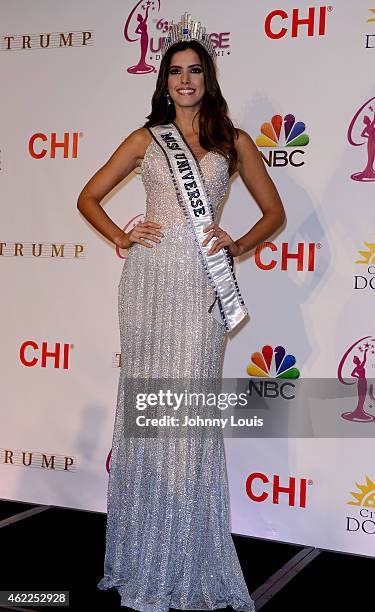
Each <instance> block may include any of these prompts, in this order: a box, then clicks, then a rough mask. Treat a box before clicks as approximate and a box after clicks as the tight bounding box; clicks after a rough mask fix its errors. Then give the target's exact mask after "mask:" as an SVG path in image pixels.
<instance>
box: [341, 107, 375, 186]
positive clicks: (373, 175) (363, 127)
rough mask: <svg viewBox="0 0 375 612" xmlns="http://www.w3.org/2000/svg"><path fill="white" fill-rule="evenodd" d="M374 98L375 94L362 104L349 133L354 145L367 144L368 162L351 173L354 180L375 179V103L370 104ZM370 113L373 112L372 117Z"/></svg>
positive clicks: (350, 140)
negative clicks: (360, 168) (357, 170)
mask: <svg viewBox="0 0 375 612" xmlns="http://www.w3.org/2000/svg"><path fill="white" fill-rule="evenodd" d="M374 100H375V96H373V97H372V98H370V99H369V100H367V102H365V103H364V104H362V106H361V107H360V108H359V109H358V110H357V111H356V112H355V113H354V117H353V119H352V120H351V122H350V125H349V128H348V134H347V138H348V141H349V143H350V144H351V145H352V146H354V147H361V146H363V145H367V147H366V148H367V163H366V166H365V168H364V169H363V170H361V171H359V172H355V173H354V174H351V175H350V178H352V179H353V181H361V182H363V183H370V182H372V181H374V180H375V169H374V167H373V166H374V159H375V104H374V103H373V104H370V102H373V101H374ZM367 105H369V106H367ZM366 107H367V108H366ZM370 113H372V117H371V116H370Z"/></svg>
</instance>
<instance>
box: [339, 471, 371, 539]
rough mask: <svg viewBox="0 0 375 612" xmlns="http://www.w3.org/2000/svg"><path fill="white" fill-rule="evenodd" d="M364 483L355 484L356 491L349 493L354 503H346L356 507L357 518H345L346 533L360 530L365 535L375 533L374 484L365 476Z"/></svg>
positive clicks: (351, 501)
mask: <svg viewBox="0 0 375 612" xmlns="http://www.w3.org/2000/svg"><path fill="white" fill-rule="evenodd" d="M365 478H366V483H365V484H360V483H358V482H356V483H355V484H356V486H357V487H358V491H351V492H350V494H351V495H352V496H353V497H354V499H355V501H353V500H350V501H348V502H346V503H347V504H348V505H349V506H357V508H358V513H357V516H347V517H346V531H359V529H361V530H362V531H363V532H364V533H366V534H371V535H373V534H374V533H375V482H374V481H373V480H371V478H369V477H368V476H367V475H366V477H365Z"/></svg>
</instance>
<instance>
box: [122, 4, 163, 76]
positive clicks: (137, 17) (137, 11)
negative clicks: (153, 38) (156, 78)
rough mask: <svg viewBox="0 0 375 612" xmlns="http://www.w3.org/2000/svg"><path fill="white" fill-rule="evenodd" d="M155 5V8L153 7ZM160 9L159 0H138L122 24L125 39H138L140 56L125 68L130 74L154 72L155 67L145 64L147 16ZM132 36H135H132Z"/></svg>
mask: <svg viewBox="0 0 375 612" xmlns="http://www.w3.org/2000/svg"><path fill="white" fill-rule="evenodd" d="M155 5H156V6H157V8H156V9H155ZM150 10H151V11H155V10H156V11H157V12H159V11H160V0H146V1H145V2H143V0H139V2H137V3H136V4H135V6H134V7H133V8H132V10H131V11H130V13H129V16H128V18H127V20H126V22H125V26H124V36H125V40H127V41H128V42H131V43H133V42H137V41H138V40H139V41H140V47H141V49H140V51H141V54H140V58H139V61H138V64H136V65H135V66H130V67H129V68H128V69H127V70H128V72H130V74H147V73H149V72H156V68H155V67H154V66H151V65H150V64H147V62H146V55H147V52H148V41H149V35H148V17H149V12H150ZM133 36H136V37H135V38H133Z"/></svg>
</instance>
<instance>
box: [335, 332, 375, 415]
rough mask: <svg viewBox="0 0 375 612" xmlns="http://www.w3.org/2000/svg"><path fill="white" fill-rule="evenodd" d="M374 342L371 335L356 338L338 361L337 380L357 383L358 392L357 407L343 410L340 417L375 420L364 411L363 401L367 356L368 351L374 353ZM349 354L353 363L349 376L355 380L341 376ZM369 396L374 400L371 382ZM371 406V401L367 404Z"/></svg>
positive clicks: (345, 382)
mask: <svg viewBox="0 0 375 612" xmlns="http://www.w3.org/2000/svg"><path fill="white" fill-rule="evenodd" d="M369 339H370V340H369ZM364 340H366V341H367V342H364ZM374 342H375V338H373V337H372V336H365V337H364V338H361V339H360V340H357V341H356V342H354V344H352V346H350V347H349V348H348V350H347V351H346V352H345V353H344V355H343V356H342V358H341V361H340V363H339V367H338V372H337V376H338V379H339V381H340V382H341V383H343V384H344V385H355V384H357V392H358V402H357V407H356V408H355V410H353V411H352V412H343V413H342V414H341V416H342V418H343V419H346V420H347V421H357V422H362V423H363V422H365V423H366V422H370V421H375V416H374V415H372V414H369V413H368V412H366V411H365V402H366V397H367V387H368V383H367V378H366V367H367V366H368V361H367V357H368V352H369V351H370V354H371V355H372V356H374V355H375V344H374ZM357 352H358V353H359V356H358V354H356V353H357ZM349 356H352V362H353V363H354V368H353V365H351V366H350V367H349V371H350V370H351V372H350V376H353V377H354V378H356V379H357V381H355V380H353V381H351V382H347V381H346V380H344V379H343V376H342V374H343V368H344V366H345V365H346V363H347V362H348V361H349ZM366 364H367V365H366ZM372 365H374V357H372ZM352 368H353V369H352ZM369 397H370V401H375V397H374V386H373V384H371V385H370V386H369ZM372 407H373V404H372V403H371V404H369V408H372Z"/></svg>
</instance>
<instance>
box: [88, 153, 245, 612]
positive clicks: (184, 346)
mask: <svg viewBox="0 0 375 612" xmlns="http://www.w3.org/2000/svg"><path fill="white" fill-rule="evenodd" d="M200 169H201V173H202V176H203V179H204V181H205V185H206V188H207V190H208V192H209V194H210V197H211V202H212V206H213V210H214V212H215V217H216V215H217V213H218V211H219V207H220V204H221V203H222V200H223V197H224V196H225V194H226V191H227V188H228V170H227V162H226V160H225V159H224V157H222V156H221V155H219V154H217V153H213V152H209V153H207V154H206V155H205V156H204V157H203V159H202V160H201V162H200ZM141 174H142V180H143V183H144V186H145V189H146V194H147V203H146V218H147V219H148V220H150V221H157V222H159V223H161V224H162V225H163V227H162V228H161V231H162V233H163V234H164V236H163V237H162V238H161V242H160V243H154V242H152V243H151V244H153V245H154V246H153V248H152V249H148V248H147V247H145V246H143V245H140V244H134V245H133V246H132V247H131V248H130V250H129V254H128V257H127V259H126V260H125V263H124V267H123V272H122V275H121V279H120V283H119V323H120V338H121V356H122V364H121V371H120V380H119V387H118V397H117V409H116V415H115V424H114V432H113V443H112V457H111V465H110V475H109V481H108V503H107V507H108V514H107V533H106V554H105V562H104V577H103V578H102V579H101V581H100V582H99V584H98V587H99V588H100V589H108V588H111V587H116V588H117V590H118V592H119V594H120V595H121V605H123V606H128V607H130V608H133V609H135V610H140V611H142V612H143V611H145V612H167V611H168V610H169V608H178V609H185V610H212V609H215V608H226V607H227V606H232V608H234V609H236V610H238V611H244V612H252V611H253V610H254V602H253V601H252V599H251V597H250V595H249V592H248V589H247V586H246V583H245V580H244V578H243V574H242V570H241V566H240V564H239V560H238V557H237V553H236V550H235V547H234V544H233V540H232V536H231V533H230V523H229V489H228V481H227V473H226V462H225V452H224V442H223V437H222V432H220V434H219V433H218V434H217V435H213V436H207V437H205V436H204V435H203V434H202V435H201V437H200V436H199V435H195V436H194V435H191V436H189V435H186V436H185V437H183V438H179V439H170V438H168V437H163V436H161V437H158V438H151V439H147V438H135V437H127V436H126V435H124V422H126V412H127V386H126V379H128V378H145V379H151V378H180V379H184V378H189V379H195V378H205V379H210V378H213V379H214V378H218V377H220V376H221V369H222V359H223V347H224V342H225V337H226V335H225V330H224V326H223V325H222V324H221V323H220V322H219V321H217V320H216V319H215V318H214V316H213V314H212V313H210V312H208V308H209V306H210V304H212V302H213V300H214V298H215V294H214V290H213V289H212V287H211V286H210V285H209V284H208V281H207V276H206V273H205V271H204V270H203V267H202V264H201V262H200V260H199V258H198V253H197V247H196V244H195V243H194V240H193V237H192V235H191V233H190V229H189V228H188V226H187V221H186V218H185V216H184V214H183V212H182V210H181V207H180V205H179V203H178V201H177V198H176V192H175V188H174V186H173V182H172V180H171V177H170V173H169V168H168V165H167V162H166V159H165V157H164V155H163V152H162V151H161V150H160V149H159V147H158V145H157V144H156V143H155V142H154V141H152V142H151V144H150V145H149V146H148V148H147V150H146V153H145V156H144V160H143V162H142V170H141Z"/></svg>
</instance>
